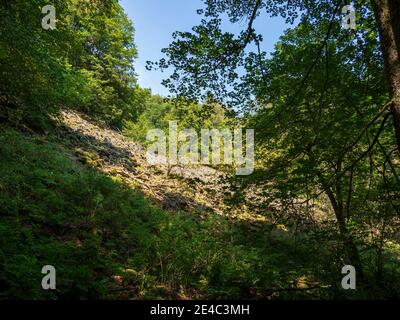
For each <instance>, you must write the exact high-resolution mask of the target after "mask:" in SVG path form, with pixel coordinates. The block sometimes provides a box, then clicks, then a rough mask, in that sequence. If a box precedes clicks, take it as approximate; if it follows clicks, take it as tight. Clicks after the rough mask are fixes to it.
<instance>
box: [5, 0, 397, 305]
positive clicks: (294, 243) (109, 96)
mask: <svg viewBox="0 0 400 320" xmlns="http://www.w3.org/2000/svg"><path fill="white" fill-rule="evenodd" d="M349 4H350V3H349V2H348V1H342V0H332V1H329V0H318V1H317V0H316V1H306V0H294V1H286V0H275V1H269V0H240V1H237V0H203V1H202V9H199V10H198V11H197V14H198V15H199V16H200V17H201V22H200V24H199V25H197V26H193V28H192V29H191V30H192V31H191V32H181V31H176V32H175V33H174V34H173V41H172V42H171V43H170V45H169V46H168V47H167V48H164V49H163V54H164V56H165V57H164V58H163V59H161V60H159V61H149V62H148V64H147V68H148V71H149V72H151V71H152V70H163V71H167V72H166V73H165V74H166V78H165V80H164V82H163V84H164V85H165V87H167V88H168V89H169V92H170V93H171V94H170V96H168V97H162V96H159V95H155V94H153V93H152V91H151V89H147V88H142V87H141V86H140V85H139V84H138V76H137V74H136V72H135V68H134V66H135V59H136V58H137V55H138V52H139V53H140V48H138V47H137V46H136V44H135V28H134V21H131V20H130V19H129V18H128V16H127V14H126V13H125V11H124V9H123V7H122V5H121V4H120V3H119V1H118V0H90V1H89V0H62V1H61V0H30V1H26V0H14V1H7V0H0V16H1V19H0V73H1V78H0V299H7V300H8V299H35V300H42V299H50V300H55V299H113V300H114V299H182V300H183V299H262V300H270V299H340V300H342V299H345V300H347V299H349V300H352V299H391V298H392V299H393V298H399V297H400V228H399V227H400V215H399V213H400V2H399V1H397V0H370V1H362V0H355V1H352V2H351V4H352V8H353V9H352V10H354V12H355V13H356V17H357V19H356V21H355V25H353V26H351V27H348V28H347V27H346V26H349V25H348V23H349V21H350V20H351V15H349V16H347V14H348V13H349V12H350V11H351V10H350V9H347V8H348V7H347V6H348V5H349ZM343 8H346V9H345V10H343ZM155 10H156V8H155ZM349 10H350V11H349ZM182 14H183V13H182ZM270 16H280V17H283V18H284V19H286V22H287V24H288V28H287V30H286V31H285V32H284V33H283V34H282V36H281V37H280V40H279V42H278V43H276V44H275V47H274V51H273V52H272V53H268V52H265V51H263V46H262V44H263V42H265V41H268V40H265V39H263V35H262V34H261V31H259V30H257V28H256V27H255V26H256V20H257V19H259V18H260V19H261V18H262V17H270ZM166 19H168V17H166ZM348 19H350V20H348ZM350 22H352V21H350ZM353 22H354V21H353ZM226 23H231V24H238V25H240V26H241V27H243V30H242V31H241V32H239V33H237V34H235V33H232V32H229V31H226V30H224V27H225V25H226ZM149 36H151V35H149ZM173 125H176V130H178V132H184V133H185V135H182V136H181V135H180V134H179V137H178V138H177V141H176V145H175V146H173V145H172V144H171V143H170V144H169V145H168V146H167V147H165V148H164V151H165V152H166V153H168V155H167V156H166V158H165V159H164V160H165V161H161V162H159V163H155V164H154V163H149V157H148V150H149V148H152V146H153V147H154V145H153V142H154V141H152V140H151V139H149V133H152V134H155V135H160V136H161V133H162V132H165V137H164V136H162V138H163V139H165V140H160V141H169V142H171V141H173V137H172V134H173V131H172V129H171V128H173V127H172V126H173ZM188 128H190V129H188ZM239 129H240V130H241V131H240V132H242V131H243V132H254V143H253V144H250V147H249V143H250V140H251V139H250V138H252V136H251V135H248V134H245V133H243V135H242V134H240V135H239ZM207 130H209V131H210V132H223V133H226V135H225V136H218V137H217V140H218V141H217V140H214V141H213V143H214V142H215V143H216V144H219V143H220V144H221V145H222V146H223V147H221V148H216V149H215V150H216V152H215V153H212V155H211V157H208V156H206V157H202V158H201V160H202V161H201V163H200V162H199V158H198V157H197V154H196V152H197V151H198V150H201V151H202V152H203V151H210V150H212V151H215V150H214V147H215V145H214V144H213V145H211V144H209V138H212V137H206V138H204V132H208V131H207ZM246 130H247V131H246ZM232 132H234V134H233V135H232V134H231V133H232ZM188 137H189V138H190V143H188V144H187V145H186V144H185V143H186V142H187V140H186V138H188ZM227 137H229V138H231V137H234V140H235V141H234V142H233V145H234V148H235V150H234V155H235V161H231V162H229V161H228V162H225V163H224V162H222V163H221V161H219V160H221V159H222V158H224V156H225V158H224V159H225V160H226V159H227V157H226V153H227V152H230V151H232V150H230V149H229V144H230V145H231V147H232V141H231V140H229V139H225V138H227ZM153 138H154V136H153ZM203 138H204V139H203ZM236 138H237V139H236ZM237 140H238V141H237ZM251 147H252V148H253V150H251ZM173 148H176V149H180V150H186V151H188V154H189V158H190V159H192V160H193V159H194V160H197V161H194V162H196V163H194V162H193V163H192V162H190V161H186V162H181V163H180V162H176V161H173V160H172V159H171V157H172V155H173V150H174V149H173ZM160 150H163V149H160ZM237 151H239V153H238V152H237ZM176 152H178V151H176ZM180 152H181V151H179V154H178V155H179V156H180V155H181V153H180ZM224 152H225V153H224ZM246 152H247V153H248V154H251V155H252V156H253V157H254V161H251V162H249V163H246V165H249V164H251V165H252V168H251V170H250V171H247V172H246V173H245V174H238V172H242V171H240V170H238V168H239V167H240V166H241V165H243V161H245V160H244V159H243V157H240V155H239V154H242V153H246ZM207 155H208V153H207ZM174 156H175V155H174ZM232 157H233V155H232V152H231V153H230V158H232ZM185 159H186V158H185ZM175 160H176V159H175ZM186 160H187V159H186ZM214 160H215V161H214ZM228 160H229V159H228ZM242 160H243V161H242ZM247 160H249V159H247V158H246V161H247ZM45 266H51V267H52V268H54V270H56V288H55V280H54V279H52V278H46V277H45V276H46V272H48V271H43V270H44V269H46V268H44V267H45ZM51 267H50V269H49V268H47V269H46V270H51V269H52V268H51ZM43 268H44V269H43ZM346 270H347V271H346ZM347 273H348V274H349V275H348V278H347V280H344V278H346V275H347ZM46 281H49V283H50V284H49V286H48V287H46V284H47V282H46ZM347 281H349V282H347ZM52 282H54V283H52ZM346 284H349V285H348V286H347V287H346ZM53 285H54V287H53Z"/></svg>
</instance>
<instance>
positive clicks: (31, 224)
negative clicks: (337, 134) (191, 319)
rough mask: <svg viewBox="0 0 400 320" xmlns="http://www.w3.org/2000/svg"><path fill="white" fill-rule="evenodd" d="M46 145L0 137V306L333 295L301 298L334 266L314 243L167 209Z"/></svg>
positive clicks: (36, 139)
mask: <svg viewBox="0 0 400 320" xmlns="http://www.w3.org/2000/svg"><path fill="white" fill-rule="evenodd" d="M48 140H49V139H48V138H43V137H40V136H26V135H22V134H21V133H19V132H16V131H14V130H10V129H1V132H0V299H110V298H111V299H141V298H144V299H155V298H157V299H196V298H206V299H207V298H222V299H228V298H230V299H235V298H236V299H238V298H258V299H262V298H263V299H264V298H287V299H293V298H315V297H332V295H337V294H338V293H337V292H336V291H335V290H332V289H331V290H330V291H329V292H328V291H327V290H326V289H324V288H321V289H318V288H317V289H315V290H310V291H306V290H301V288H303V289H304V287H307V286H310V283H312V284H313V285H314V286H315V287H324V286H325V285H326V284H327V283H328V282H329V281H328V282H327V281H326V279H329V276H330V273H329V272H330V271H329V268H326V264H327V263H330V265H331V266H332V268H333V269H335V265H334V264H333V263H332V261H331V259H332V253H330V252H325V251H326V250H325V251H321V250H320V249H319V245H320V243H318V242H317V241H314V242H312V241H311V240H310V239H308V240H306V241H298V242H296V243H294V242H293V239H291V238H290V237H275V238H274V237H272V236H271V234H270V233H268V232H258V233H257V232H252V231H250V230H249V228H248V227H247V226H246V224H245V223H242V222H232V221H230V220H228V219H227V218H224V217H221V216H217V215H213V214H207V215H204V214H200V213H198V212H169V211H163V210H161V209H160V208H158V207H157V206H155V205H154V204H153V203H152V202H151V201H150V200H148V199H146V198H145V197H144V195H143V194H142V193H141V192H140V191H138V190H133V189H132V188H130V187H128V186H127V185H125V184H124V183H123V182H121V181H118V180H117V179H115V178H113V177H109V176H105V175H103V174H101V173H99V172H98V171H96V170H95V169H93V168H90V167H86V166H83V165H81V164H79V163H78V162H76V161H75V160H73V158H72V157H71V156H70V154H71V153H70V152H69V151H68V150H66V149H64V148H63V147H61V145H60V144H59V143H55V142H49V141H48ZM50 140H52V139H50ZM53 141H54V139H53ZM324 252H325V253H324ZM44 265H53V266H54V267H55V268H56V271H57V289H56V290H48V291H46V290H43V289H42V287H41V280H42V277H43V276H44V275H43V274H41V269H42V267H43V266H44ZM340 277H341V275H340V274H339V278H340ZM330 280H332V279H330ZM333 280H334V281H333ZM333 280H332V281H330V282H331V283H332V282H335V281H336V279H333ZM329 285H331V284H329ZM295 287H296V288H299V289H300V290H291V288H295Z"/></svg>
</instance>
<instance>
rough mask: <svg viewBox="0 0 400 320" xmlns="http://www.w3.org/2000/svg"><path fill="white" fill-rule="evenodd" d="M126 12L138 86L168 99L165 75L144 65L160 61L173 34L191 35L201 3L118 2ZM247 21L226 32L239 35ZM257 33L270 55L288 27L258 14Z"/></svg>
mask: <svg viewBox="0 0 400 320" xmlns="http://www.w3.org/2000/svg"><path fill="white" fill-rule="evenodd" d="M120 3H121V5H122V6H123V7H124V9H125V12H126V13H127V14H128V16H129V18H130V19H131V20H132V21H133V24H134V26H135V30H136V31H135V42H136V46H137V48H138V51H139V57H138V59H137V60H136V62H135V70H136V73H137V74H138V76H139V84H140V85H141V86H142V87H144V88H151V89H152V92H153V93H154V94H160V95H163V96H167V95H168V90H167V89H166V88H164V86H163V85H162V84H161V81H162V79H164V78H166V77H167V74H166V73H161V72H159V71H147V70H146V68H145V66H146V61H148V60H151V61H157V60H159V59H160V58H162V57H163V54H162V53H161V49H162V48H165V47H168V45H169V43H171V41H172V33H173V32H174V31H190V30H191V28H192V27H193V26H195V25H196V24H198V23H199V22H200V19H201V16H199V15H198V14H197V13H196V10H197V9H200V8H204V5H203V1H202V0H121V1H120ZM246 23H247V22H246V21H241V22H238V23H237V24H236V25H231V24H230V23H229V22H228V21H227V22H226V23H225V25H224V26H225V27H226V30H228V31H230V32H239V31H240V30H242V29H244V28H245V27H246ZM254 26H255V28H256V30H257V32H258V33H261V34H262V35H263V37H264V42H263V44H262V49H263V50H265V51H267V52H271V51H272V50H273V48H274V45H275V43H276V42H277V41H278V40H279V37H280V36H281V35H282V34H283V32H284V30H286V29H287V28H288V27H290V25H287V24H285V22H284V20H283V19H282V18H277V17H274V18H270V17H269V16H268V15H267V14H265V13H264V14H261V15H260V16H259V17H258V18H257V20H256V23H255V25H254Z"/></svg>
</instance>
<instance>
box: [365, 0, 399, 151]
mask: <svg viewBox="0 0 400 320" xmlns="http://www.w3.org/2000/svg"><path fill="white" fill-rule="evenodd" d="M371 4H372V8H373V10H374V13H375V19H376V21H377V23H378V29H379V37H380V42H381V49H382V53H383V58H384V61H385V70H386V78H387V81H388V83H389V88H390V98H391V99H392V100H393V102H392V105H391V109H390V111H391V113H392V115H393V121H394V129H395V134H396V141H397V148H398V150H399V152H400V1H399V0H371Z"/></svg>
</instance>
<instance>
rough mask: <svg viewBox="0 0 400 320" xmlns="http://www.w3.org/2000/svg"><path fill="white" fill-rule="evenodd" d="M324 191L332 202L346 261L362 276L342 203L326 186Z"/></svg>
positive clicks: (360, 264) (361, 269)
mask: <svg viewBox="0 0 400 320" xmlns="http://www.w3.org/2000/svg"><path fill="white" fill-rule="evenodd" d="M325 191H326V193H327V195H328V197H329V200H330V202H331V204H332V207H333V211H334V212H335V216H336V220H337V223H338V227H339V234H340V237H341V238H342V240H343V243H344V246H345V251H346V252H345V254H346V257H347V259H348V263H349V264H351V265H352V266H354V268H355V269H356V270H357V276H358V277H359V278H362V277H363V274H364V272H363V268H362V263H361V259H360V255H359V253H358V249H357V246H356V245H355V243H354V241H353V238H352V236H351V234H350V233H349V231H348V229H347V224H346V217H345V212H344V210H343V209H344V208H343V205H342V204H340V203H339V202H338V201H337V200H336V197H335V194H334V193H333V192H332V190H331V189H330V188H326V189H325Z"/></svg>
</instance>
